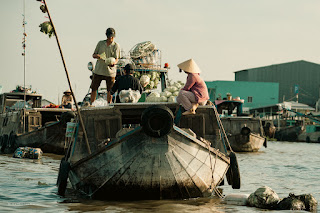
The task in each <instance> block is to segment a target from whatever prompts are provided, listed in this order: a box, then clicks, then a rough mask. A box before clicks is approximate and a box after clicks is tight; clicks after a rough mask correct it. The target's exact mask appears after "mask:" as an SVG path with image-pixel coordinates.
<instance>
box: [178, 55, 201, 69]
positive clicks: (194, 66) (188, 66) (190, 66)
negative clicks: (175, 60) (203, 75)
mask: <svg viewBox="0 0 320 213" xmlns="http://www.w3.org/2000/svg"><path fill="white" fill-rule="evenodd" d="M178 67H179V68H180V69H182V70H183V71H186V72H188V73H200V72H201V70H200V68H199V67H198V65H197V64H196V62H195V61H194V60H193V59H192V58H191V59H189V60H187V61H185V62H182V63H181V64H178Z"/></svg>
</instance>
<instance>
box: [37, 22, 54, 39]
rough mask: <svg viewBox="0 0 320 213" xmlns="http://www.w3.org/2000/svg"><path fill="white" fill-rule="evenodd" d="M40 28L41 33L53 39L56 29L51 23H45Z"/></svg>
mask: <svg viewBox="0 0 320 213" xmlns="http://www.w3.org/2000/svg"><path fill="white" fill-rule="evenodd" d="M39 27H40V32H43V33H45V34H47V35H48V36H49V38H51V36H53V35H54V29H53V27H52V24H51V22H50V21H45V22H43V23H42V24H40V25H39Z"/></svg>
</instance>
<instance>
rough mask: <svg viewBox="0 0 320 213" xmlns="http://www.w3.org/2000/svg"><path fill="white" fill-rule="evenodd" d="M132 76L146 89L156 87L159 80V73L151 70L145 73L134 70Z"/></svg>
mask: <svg viewBox="0 0 320 213" xmlns="http://www.w3.org/2000/svg"><path fill="white" fill-rule="evenodd" d="M133 75H134V77H136V78H138V79H139V80H140V84H141V85H142V86H143V87H144V88H145V89H146V90H150V89H157V87H158V84H159V82H160V73H159V72H155V71H151V72H147V73H143V72H135V73H134V74H133Z"/></svg>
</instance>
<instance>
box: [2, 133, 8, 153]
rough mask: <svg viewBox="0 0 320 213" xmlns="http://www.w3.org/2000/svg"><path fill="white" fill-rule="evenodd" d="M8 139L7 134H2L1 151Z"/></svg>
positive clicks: (6, 144) (5, 146)
mask: <svg viewBox="0 0 320 213" xmlns="http://www.w3.org/2000/svg"><path fill="white" fill-rule="evenodd" d="M8 141H9V136H8V135H3V136H2V146H1V152H4V150H5V149H6V148H7V146H8Z"/></svg>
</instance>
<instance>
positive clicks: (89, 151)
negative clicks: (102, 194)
mask: <svg viewBox="0 0 320 213" xmlns="http://www.w3.org/2000/svg"><path fill="white" fill-rule="evenodd" d="M43 3H44V5H45V7H46V10H47V14H48V17H49V20H50V22H51V25H52V28H53V32H54V35H55V37H56V41H57V44H58V47H59V51H60V55H61V59H62V63H63V67H64V70H65V72H66V76H67V80H68V84H69V88H70V91H71V94H72V97H73V100H74V102H75V105H76V109H77V112H78V115H79V121H80V125H81V128H82V130H83V135H84V139H85V141H86V145H87V149H88V153H89V154H91V149H90V145H89V141H88V136H87V132H86V130H85V127H84V124H83V120H82V117H81V113H80V109H79V106H78V103H77V100H76V97H75V96H74V94H73V90H72V86H71V82H70V78H69V73H68V70H67V66H66V63H65V61H64V57H63V54H62V50H61V46H60V42H59V38H58V34H57V32H56V29H55V27H54V24H53V22H52V19H51V16H50V13H49V9H48V6H47V3H46V0H43Z"/></svg>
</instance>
